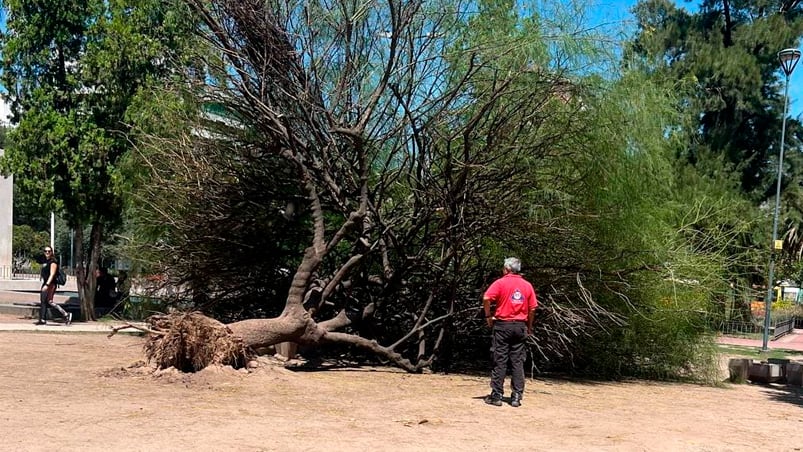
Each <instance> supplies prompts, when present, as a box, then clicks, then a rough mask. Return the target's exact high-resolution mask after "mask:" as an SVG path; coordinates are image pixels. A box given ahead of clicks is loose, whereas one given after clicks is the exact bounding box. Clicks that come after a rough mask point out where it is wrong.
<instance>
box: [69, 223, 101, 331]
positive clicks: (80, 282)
mask: <svg viewBox="0 0 803 452" xmlns="http://www.w3.org/2000/svg"><path fill="white" fill-rule="evenodd" d="M102 239H103V225H102V224H101V223H99V222H97V221H96V222H94V223H92V231H91V233H90V244H89V259H85V257H84V247H83V243H84V231H83V227H82V226H81V225H77V226H75V242H74V244H73V253H74V254H75V259H76V264H75V284H76V287H77V289H78V298H79V300H80V302H81V317H82V318H83V319H84V320H95V290H96V288H97V279H96V278H95V269H97V268H98V261H99V259H100V255H101V251H102V249H103V241H102Z"/></svg>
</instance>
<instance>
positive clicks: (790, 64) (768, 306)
mask: <svg viewBox="0 0 803 452" xmlns="http://www.w3.org/2000/svg"><path fill="white" fill-rule="evenodd" d="M799 59H800V50H797V49H784V50H781V51H780V52H778V60H779V61H780V62H781V69H783V73H784V74H785V75H786V84H785V86H784V94H783V99H784V101H783V125H782V126H781V155H780V158H779V159H778V184H777V186H776V188H775V216H774V218H773V220H772V249H771V250H770V275H769V279H768V280H767V298H766V300H765V301H764V338H763V341H762V345H761V350H762V351H767V343H768V342H769V331H770V317H771V315H772V297H773V295H774V294H775V282H774V278H775V276H774V275H773V272H774V270H775V253H776V252H777V251H780V250H781V249H783V244H782V243H779V240H778V210H780V206H781V175H782V174H783V146H784V141H786V113H787V109H788V108H789V76H790V75H792V71H794V70H795V66H797V62H798V60H799Z"/></svg>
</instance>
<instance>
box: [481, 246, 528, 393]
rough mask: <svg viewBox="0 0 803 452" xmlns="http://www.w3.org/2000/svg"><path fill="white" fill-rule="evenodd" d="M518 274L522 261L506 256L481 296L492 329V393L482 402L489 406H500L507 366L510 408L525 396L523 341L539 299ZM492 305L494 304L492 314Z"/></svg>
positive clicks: (486, 317)
mask: <svg viewBox="0 0 803 452" xmlns="http://www.w3.org/2000/svg"><path fill="white" fill-rule="evenodd" d="M520 273H521V261H520V260H519V259H518V258H515V257H508V258H507V259H505V262H504V267H503V269H502V277H501V278H499V279H497V280H496V281H494V282H493V283H492V284H491V285H490V287H488V290H486V291H485V294H484V295H483V297H482V304H483V309H484V310H485V319H486V321H487V322H488V327H489V328H491V329H492V330H493V339H492V340H493V369H492V370H491V393H490V394H489V395H488V396H486V397H485V399H484V400H485V403H487V404H489V405H494V406H502V395H503V394H504V385H505V374H507V366H508V363H510V367H511V370H512V376H511V380H510V386H511V388H512V394H511V396H510V405H511V406H513V407H519V406H521V399H522V396H523V394H524V360H525V358H526V353H525V347H524V341H525V340H526V339H527V336H529V335H531V334H533V320H534V318H535V308H536V307H537V306H538V299H537V298H536V295H535V289H533V286H532V284H530V283H529V282H528V281H527V280H525V279H524V278H523V277H522V276H521V275H520ZM491 303H496V311H495V312H494V313H493V314H492V313H491Z"/></svg>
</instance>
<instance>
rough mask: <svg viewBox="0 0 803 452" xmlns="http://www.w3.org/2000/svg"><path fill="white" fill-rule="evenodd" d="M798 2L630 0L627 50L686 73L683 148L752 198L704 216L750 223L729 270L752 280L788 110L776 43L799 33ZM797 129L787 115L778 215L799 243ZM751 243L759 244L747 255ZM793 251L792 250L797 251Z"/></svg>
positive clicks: (661, 69) (687, 158) (761, 257)
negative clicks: (695, 4) (726, 214)
mask: <svg viewBox="0 0 803 452" xmlns="http://www.w3.org/2000/svg"><path fill="white" fill-rule="evenodd" d="M796 5H797V2H781V1H770V2H730V1H728V0H716V1H715V0H706V1H703V2H701V3H700V8H699V10H697V11H695V12H688V11H686V10H685V9H682V8H678V7H677V6H675V4H673V3H672V2H669V1H665V0H648V1H642V2H640V3H639V4H638V5H637V6H636V7H635V8H634V14H635V16H636V19H637V21H638V33H637V35H636V38H635V39H634V40H633V42H632V43H631V46H630V47H629V52H631V53H632V54H634V55H637V56H638V57H640V58H641V62H642V63H643V64H644V66H643V67H644V68H646V70H648V71H649V72H650V73H652V74H653V75H654V76H656V77H660V78H665V79H668V80H679V81H681V83H679V88H680V90H681V92H682V93H684V94H683V96H682V102H681V103H680V104H679V107H681V108H683V109H685V110H686V111H688V112H689V113H690V114H691V115H692V117H693V118H696V119H695V120H694V121H692V122H691V123H688V124H684V125H682V127H684V129H685V130H687V131H688V132H689V142H688V145H687V146H685V147H683V148H682V149H680V150H679V152H678V158H679V159H680V161H681V162H686V163H688V164H689V165H692V166H693V167H694V168H695V169H696V170H697V171H699V172H700V173H701V174H702V175H703V176H704V177H707V178H708V179H709V180H711V181H713V182H714V183H715V184H722V185H723V186H726V187H731V188H732V189H733V190H735V193H736V196H741V197H744V198H746V199H747V200H749V201H750V202H752V204H753V206H754V209H753V211H752V212H751V211H750V209H744V208H742V209H741V210H740V212H739V214H740V215H741V220H739V219H737V218H735V217H734V216H730V218H721V219H720V221H722V223H718V222H713V223H709V224H708V226H707V230H709V231H713V230H725V229H729V228H730V229H732V230H743V231H744V232H743V233H742V235H741V238H740V240H739V245H738V247H739V249H732V250H730V252H731V253H732V255H733V256H739V257H740V258H742V260H736V259H734V260H733V261H732V263H733V264H734V265H733V266H731V267H730V268H729V269H728V274H727V275H723V277H724V278H726V279H728V278H730V279H740V280H742V281H744V283H745V284H744V285H746V286H748V287H749V286H751V285H753V284H757V283H761V282H762V281H763V278H764V277H765V276H764V270H763V265H761V264H759V263H760V262H766V261H767V255H768V253H769V250H770V247H769V246H767V243H768V239H767V237H769V235H770V234H769V232H768V231H769V225H771V224H772V218H771V217H772V209H771V206H770V205H771V204H772V203H773V202H774V195H775V187H776V181H777V179H776V175H777V168H778V166H777V158H778V155H779V145H780V140H779V138H780V135H781V134H780V128H781V120H782V115H783V111H784V109H783V102H784V99H783V96H782V93H783V91H782V84H781V82H782V80H783V74H782V73H781V71H780V70H779V63H778V59H777V52H778V51H780V50H781V49H784V48H788V47H793V46H795V45H796V44H797V43H798V42H799V39H800V37H801V34H803V16H801V11H800V9H799V8H797V7H796ZM799 133H800V123H799V121H798V120H797V119H794V118H790V119H788V120H787V134H786V137H787V143H786V150H787V152H786V157H787V158H786V159H785V161H784V176H783V182H784V188H783V195H782V198H783V204H784V205H785V206H786V208H787V209H786V210H787V213H784V214H782V216H783V217H785V218H787V220H782V222H781V234H783V235H784V236H785V237H786V238H787V243H788V244H790V245H791V247H790V250H791V249H796V248H799V243H800V241H799V238H798V234H797V231H798V230H799V229H800V228H799V218H800V212H799V210H800V209H799V208H798V207H797V206H798V205H799V204H800V202H799V200H798V198H799V192H800V190H799V189H798V188H799V187H798V186H799V182H800V171H799V168H800V157H799V152H795V151H796V150H799V149H800V144H801V142H800V140H799ZM684 171H685V170H684ZM726 196H728V197H732V196H733V195H726ZM737 204H738V205H741V203H740V202H737ZM756 208H759V209H756ZM740 221H747V222H749V223H751V224H752V225H753V226H752V231H746V230H744V229H743V228H742V227H741V226H739V225H738V223H739V222H740ZM745 248H753V249H755V250H761V251H757V252H756V253H754V254H753V255H745V253H743V252H742V251H741V250H744V249H745ZM787 256H788V257H789V258H792V260H793V261H794V260H796V258H794V257H793V255H792V253H790V254H788V255H787ZM790 263H791V262H789V261H787V265H789V264H790Z"/></svg>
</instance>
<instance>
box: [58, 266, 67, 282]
mask: <svg viewBox="0 0 803 452" xmlns="http://www.w3.org/2000/svg"><path fill="white" fill-rule="evenodd" d="M65 284H67V275H66V274H65V273H64V270H62V269H61V267H59V271H58V273H56V285H57V286H63V285H65Z"/></svg>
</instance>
